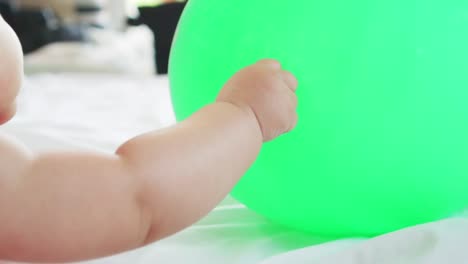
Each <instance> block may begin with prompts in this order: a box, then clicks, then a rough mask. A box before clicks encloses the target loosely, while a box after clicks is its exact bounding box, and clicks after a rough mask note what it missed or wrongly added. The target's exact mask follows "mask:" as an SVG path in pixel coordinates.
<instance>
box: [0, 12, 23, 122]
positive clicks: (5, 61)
mask: <svg viewBox="0 0 468 264" xmlns="http://www.w3.org/2000/svg"><path fill="white" fill-rule="evenodd" d="M22 79H23V53H22V51H21V45H20V43H19V41H18V38H17V37H16V34H15V33H14V31H13V30H12V29H11V28H10V26H9V25H8V24H7V23H6V22H5V21H4V20H3V18H2V16H0V125H2V124H4V123H6V122H7V121H8V120H10V119H11V118H12V117H13V116H14V114H15V112H16V111H15V98H16V95H17V94H18V90H19V88H20V86H21V81H22Z"/></svg>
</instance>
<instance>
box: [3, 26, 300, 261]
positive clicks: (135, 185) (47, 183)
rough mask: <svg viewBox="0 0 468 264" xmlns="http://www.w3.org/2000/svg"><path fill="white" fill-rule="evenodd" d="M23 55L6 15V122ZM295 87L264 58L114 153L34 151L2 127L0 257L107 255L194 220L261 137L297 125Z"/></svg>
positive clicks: (239, 170) (231, 181)
mask: <svg viewBox="0 0 468 264" xmlns="http://www.w3.org/2000/svg"><path fill="white" fill-rule="evenodd" d="M21 56H22V55H21V52H20V47H19V44H18V42H17V39H16V37H15V36H14V34H13V32H12V31H11V30H10V29H9V28H8V26H7V25H6V23H5V22H4V21H3V20H2V19H1V18H0V124H3V123H5V122H7V121H8V120H9V119H10V118H12V117H13V115H14V113H15V103H14V99H15V97H16V94H17V92H18V89H19V86H20V84H21V78H22V69H21V68H22V59H21ZM296 87H297V81H296V79H295V78H294V77H293V75H291V74H290V73H288V72H286V71H284V70H282V69H281V65H280V64H279V63H278V62H276V61H273V60H263V61H260V62H258V63H256V64H254V65H252V66H249V67H247V68H245V69H243V70H241V71H239V72H238V73H237V74H235V75H234V76H233V77H232V78H231V79H230V80H229V81H228V83H227V84H226V85H225V86H224V87H223V89H222V90H221V92H220V94H219V96H218V98H217V100H216V101H215V102H213V103H212V104H210V105H207V106H205V107H204V108H203V109H201V110H200V111H198V112H196V113H194V114H193V115H192V116H191V117H190V118H188V119H187V120H185V121H183V122H181V123H179V124H177V125H174V126H172V127H170V128H167V129H163V130H159V131H154V132H150V133H147V134H144V135H141V136H138V137H136V138H133V139H130V140H129V141H128V142H126V143H124V144H122V146H121V147H120V148H119V149H118V150H117V151H116V152H115V154H112V155H111V154H109V155H106V154H98V153H76V152H69V153H67V152H60V153H48V154H41V155H35V154H33V153H31V152H30V151H29V150H28V149H26V148H24V147H22V146H21V144H19V143H17V142H14V141H13V140H11V139H9V138H7V137H5V136H1V135H0V221H1V223H0V259H4V260H11V261H29V262H31V261H38V262H65V261H78V260H85V259H90V258H96V257H103V256H107V255H111V254H115V253H120V252H123V251H127V250H130V249H134V248H138V247H141V246H144V245H146V244H148V243H151V242H154V241H157V240H160V239H162V238H164V237H167V236H170V235H171V234H174V233H176V232H178V231H180V230H182V229H184V228H186V227H188V226H190V225H192V224H193V223H194V222H196V221H197V220H199V219H200V218H201V217H203V216H204V215H206V214H207V213H208V212H209V211H210V210H212V209H213V208H214V207H215V206H216V205H217V204H218V203H219V202H220V201H221V200H222V199H223V198H224V197H225V196H226V195H227V194H228V193H229V191H230V190H231V189H232V188H233V186H234V185H235V184H236V182H237V181H238V180H239V179H240V178H241V177H242V175H243V174H244V173H245V171H246V170H247V169H248V168H249V167H250V165H251V164H252V163H253V161H254V160H255V159H256V157H257V155H258V153H259V151H260V149H261V147H262V144H263V143H264V142H266V141H269V140H273V139H274V138H276V137H278V136H280V135H281V134H283V133H286V132H288V131H290V130H291V129H293V128H294V126H295V125H296V120H297V116H296V104H297V98H296V95H295V93H294V92H295V89H296Z"/></svg>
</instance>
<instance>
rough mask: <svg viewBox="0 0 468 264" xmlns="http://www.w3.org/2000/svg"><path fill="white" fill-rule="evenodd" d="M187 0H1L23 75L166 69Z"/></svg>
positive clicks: (141, 72)
mask: <svg viewBox="0 0 468 264" xmlns="http://www.w3.org/2000/svg"><path fill="white" fill-rule="evenodd" d="M185 4H186V1H178V0H0V13H1V14H2V16H3V17H4V19H5V20H6V21H7V22H8V23H9V24H10V25H11V26H12V28H13V29H14V30H15V31H16V33H17V35H18V36H19V38H20V41H21V44H22V46H23V51H24V53H25V72H26V74H27V75H28V74H37V73H44V72H47V73H61V72H68V73H69V72H80V73H119V74H132V75H134V74H136V75H154V74H160V75H163V74H166V73H167V64H168V58H169V52H170V47H171V42H172V38H173V36H174V31H175V28H176V25H177V22H178V20H179V18H180V15H181V13H182V11H183V9H184V7H185Z"/></svg>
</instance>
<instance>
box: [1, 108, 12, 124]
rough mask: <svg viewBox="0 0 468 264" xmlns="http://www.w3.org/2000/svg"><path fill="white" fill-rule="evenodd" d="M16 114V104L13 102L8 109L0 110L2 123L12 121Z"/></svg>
mask: <svg viewBox="0 0 468 264" xmlns="http://www.w3.org/2000/svg"><path fill="white" fill-rule="evenodd" d="M15 114H16V104H15V103H13V104H12V105H11V106H9V107H7V108H6V109H3V110H0V125H3V124H5V123H6V122H8V121H10V120H11V119H12V118H13V117H14V116H15Z"/></svg>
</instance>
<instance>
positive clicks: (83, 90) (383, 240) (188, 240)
mask: <svg viewBox="0 0 468 264" xmlns="http://www.w3.org/2000/svg"><path fill="white" fill-rule="evenodd" d="M169 98H170V96H169V92H168V82H167V79H165V78H146V79H144V78H137V77H122V76H120V77H119V76H114V75H77V74H62V75H36V76H31V77H29V78H28V80H27V82H26V84H25V87H24V89H23V91H22V92H21V94H20V97H19V112H18V115H17V117H16V118H15V119H14V120H13V121H12V122H11V123H9V124H8V125H7V126H4V127H0V133H6V134H9V135H11V136H14V137H16V138H17V139H18V140H20V141H22V142H24V143H25V144H26V145H27V146H29V147H30V148H32V149H33V150H35V151H37V152H41V151H49V150H64V149H68V150H69V149H91V150H96V151H105V152H111V151H114V150H115V148H116V147H117V146H118V145H119V144H121V143H122V142H124V141H125V140H126V139H128V138H130V137H132V136H135V135H137V134H139V133H142V132H146V131H149V130H152V129H155V128H160V127H164V126H167V125H170V124H173V123H174V115H173V113H172V108H171V103H170V100H169ZM467 248H468V219H465V218H461V217H460V218H454V219H449V220H446V221H441V222H437V223H431V224H427V225H421V226H418V227H414V228H409V229H405V230H402V231H399V232H395V233H392V234H388V235H385V236H382V237H379V238H375V239H371V240H367V239H360V238H351V239H348V240H341V241H332V240H331V239H329V238H325V237H318V236H314V235H307V234H301V233H299V232H295V231H292V230H288V229H285V228H282V227H279V226H276V225H274V224H272V223H270V222H269V221H267V220H265V219H264V218H262V217H260V216H257V215H256V214H255V213H253V212H251V211H249V210H248V209H246V208H245V207H244V206H242V205H241V204H239V203H237V202H236V201H234V200H233V199H231V198H229V197H228V198H227V199H226V200H225V201H224V202H223V203H222V204H220V205H219V206H218V207H217V208H216V209H215V210H214V211H213V212H212V213H211V214H210V215H208V216H207V217H206V218H204V219H203V220H202V221H200V222H199V223H197V224H196V225H194V226H193V227H191V228H188V229H186V230H184V231H182V232H180V233H179V234H176V235H175V236H173V237H170V238H168V239H165V240H163V241H160V242H157V243H154V244H153V245H150V246H148V247H145V248H143V249H139V250H136V251H133V252H129V253H125V254H121V255H118V256H112V257H109V258H104V259H100V260H94V261H89V262H87V263H93V264H102V263H174V264H177V263H208V264H209V263H225V264H240V263H242V264H253V263H259V264H280V263H288V264H289V263H296V264H303V263H304V264H305V263H317V264H356V263H359V264H367V263H385V264H390V263H392V264H393V263H395V264H406V263H408V264H435V263H444V264H445V263H468V250H466V249H467Z"/></svg>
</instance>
